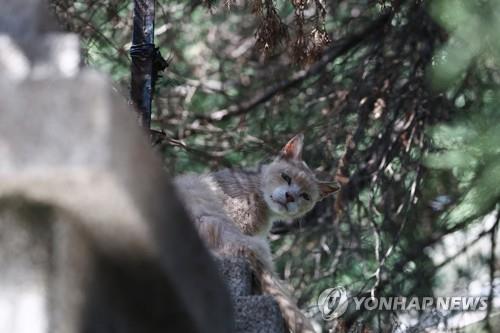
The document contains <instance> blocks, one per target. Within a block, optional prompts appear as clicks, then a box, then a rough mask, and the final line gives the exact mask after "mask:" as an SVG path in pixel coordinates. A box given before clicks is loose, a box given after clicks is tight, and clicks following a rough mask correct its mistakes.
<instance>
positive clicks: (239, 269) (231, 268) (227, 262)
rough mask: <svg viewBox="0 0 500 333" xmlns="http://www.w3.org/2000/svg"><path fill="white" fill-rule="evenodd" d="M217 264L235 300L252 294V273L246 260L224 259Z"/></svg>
mask: <svg viewBox="0 0 500 333" xmlns="http://www.w3.org/2000/svg"><path fill="white" fill-rule="evenodd" d="M217 263H218V265H219V269H220V271H221V273H222V276H223V277H224V281H225V282H226V284H227V287H228V289H229V292H230V294H231V297H232V298H233V299H234V298H236V297H238V296H248V295H250V294H251V293H252V272H251V271H250V267H249V266H248V264H247V262H246V260H245V259H243V258H224V259H218V260H217Z"/></svg>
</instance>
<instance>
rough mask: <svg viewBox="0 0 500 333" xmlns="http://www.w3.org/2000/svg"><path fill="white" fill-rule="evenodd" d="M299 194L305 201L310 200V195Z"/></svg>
mask: <svg viewBox="0 0 500 333" xmlns="http://www.w3.org/2000/svg"><path fill="white" fill-rule="evenodd" d="M301 196H302V198H304V200H307V201H309V200H311V197H310V196H309V194H307V193H302V194H301Z"/></svg>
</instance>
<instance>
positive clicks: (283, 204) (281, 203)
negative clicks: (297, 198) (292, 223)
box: [271, 195, 288, 212]
mask: <svg viewBox="0 0 500 333" xmlns="http://www.w3.org/2000/svg"><path fill="white" fill-rule="evenodd" d="M271 200H272V201H273V202H275V203H277V204H278V205H280V206H281V207H283V209H285V210H286V211H287V212H288V205H287V204H286V203H283V202H281V201H279V200H276V199H274V198H273V196H272V195H271Z"/></svg>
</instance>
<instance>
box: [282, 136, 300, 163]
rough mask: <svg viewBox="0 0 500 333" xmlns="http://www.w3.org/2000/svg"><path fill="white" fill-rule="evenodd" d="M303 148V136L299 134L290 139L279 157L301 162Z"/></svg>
mask: <svg viewBox="0 0 500 333" xmlns="http://www.w3.org/2000/svg"><path fill="white" fill-rule="evenodd" d="M303 146H304V134H302V133H300V134H297V135H296V136H294V137H293V138H291V139H290V141H288V142H287V144H286V145H285V146H284V147H283V148H282V149H281V151H280V154H279V156H280V157H281V158H285V159H291V160H301V159H302V147H303Z"/></svg>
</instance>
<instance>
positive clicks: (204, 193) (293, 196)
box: [174, 134, 339, 332]
mask: <svg viewBox="0 0 500 333" xmlns="http://www.w3.org/2000/svg"><path fill="white" fill-rule="evenodd" d="M303 142H304V136H303V135H302V134H299V135H296V136H295V137H293V138H292V139H291V140H290V141H288V143H287V144H286V145H285V146H284V147H283V148H282V149H281V151H280V152H279V154H278V155H277V156H276V157H275V158H274V160H273V161H272V162H271V163H269V164H264V165H261V166H260V167H259V168H257V169H255V170H250V169H248V170H245V169H243V170H236V169H225V170H221V171H218V172H214V173H208V174H203V175H194V174H188V175H182V176H178V177H176V178H175V179H174V184H175V187H176V189H177V191H178V194H179V195H180V196H181V199H182V200H183V201H184V203H185V205H186V208H187V210H188V213H189V214H190V216H191V218H192V220H193V221H194V222H195V225H196V227H197V230H198V232H199V234H200V236H201V238H202V239H203V240H204V241H205V243H206V245H207V246H208V247H209V248H210V249H211V250H212V251H213V252H214V254H215V255H217V256H221V257H223V256H243V257H245V258H246V259H247V261H248V262H249V263H250V266H251V268H252V270H253V272H254V274H255V276H256V279H257V281H258V283H259V285H260V289H261V291H262V292H263V293H265V294H270V295H272V296H273V297H274V298H275V300H276V301H277V303H278V305H279V307H280V310H281V312H282V314H283V318H284V320H285V323H286V325H287V327H288V329H289V330H290V331H291V332H314V329H313V327H312V324H311V323H310V322H309V320H308V319H307V318H306V317H305V316H304V315H303V314H302V312H301V311H300V309H299V308H298V307H297V305H296V304H295V302H294V301H293V299H292V298H291V297H290V295H289V294H288V292H287V291H286V289H285V288H284V286H283V285H282V283H281V282H280V280H279V279H278V278H277V277H276V276H275V274H274V270H273V264H272V256H271V251H270V248H269V243H268V241H267V239H266V236H267V234H268V232H269V230H270V228H271V226H272V223H273V222H274V221H277V220H290V219H296V218H300V217H302V216H304V215H305V214H306V213H307V212H309V211H310V210H311V209H312V208H313V207H314V205H315V204H316V203H317V202H318V201H320V200H322V199H323V198H325V197H326V196H328V195H331V194H332V193H335V192H336V191H337V190H339V186H338V185H337V183H336V182H322V181H318V180H317V179H316V178H315V176H314V173H313V172H312V171H311V169H309V167H308V166H307V164H306V163H305V162H304V161H303V160H302V149H303Z"/></svg>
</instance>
